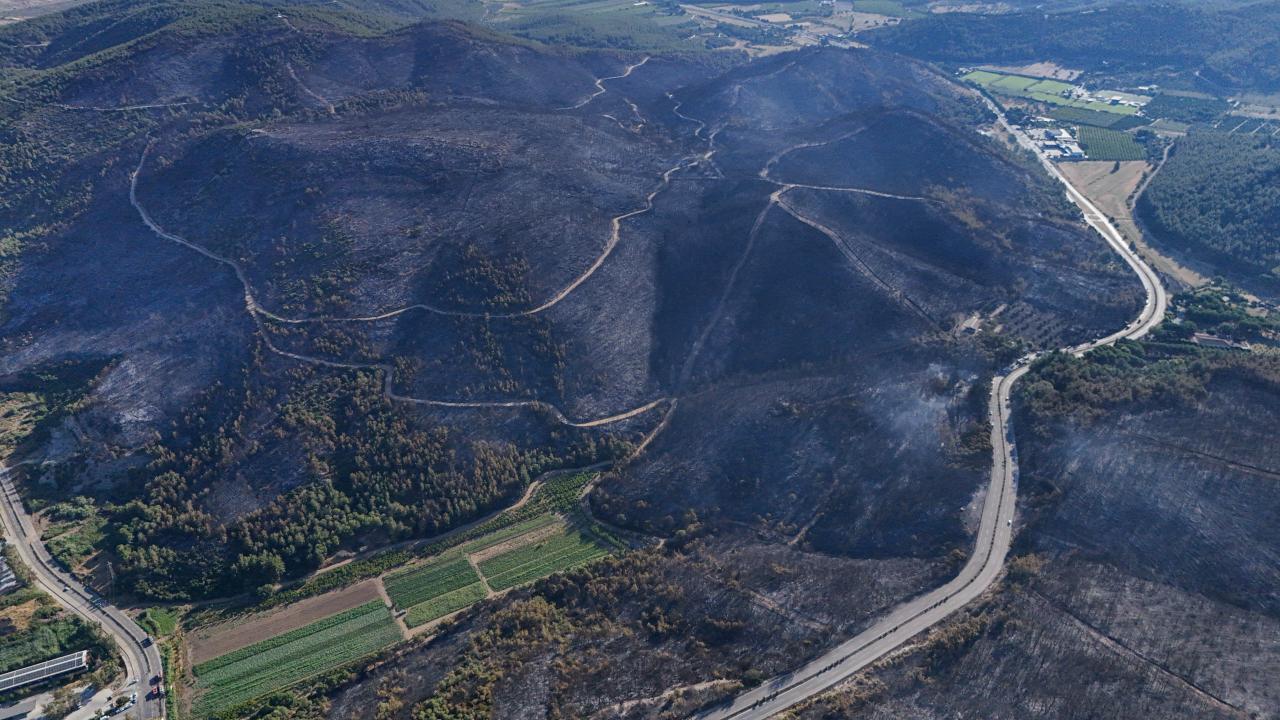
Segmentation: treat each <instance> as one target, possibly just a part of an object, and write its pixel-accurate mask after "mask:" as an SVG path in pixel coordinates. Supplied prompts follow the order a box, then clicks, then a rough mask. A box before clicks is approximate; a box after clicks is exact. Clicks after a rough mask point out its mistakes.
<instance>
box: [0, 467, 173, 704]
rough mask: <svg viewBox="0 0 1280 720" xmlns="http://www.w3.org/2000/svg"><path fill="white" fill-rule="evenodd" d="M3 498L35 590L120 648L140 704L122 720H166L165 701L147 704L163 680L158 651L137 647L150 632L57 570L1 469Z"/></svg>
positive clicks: (1, 516) (8, 533)
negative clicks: (153, 685) (159, 679)
mask: <svg viewBox="0 0 1280 720" xmlns="http://www.w3.org/2000/svg"><path fill="white" fill-rule="evenodd" d="M0 496H3V502H0V520H3V522H4V535H5V539H6V540H7V541H8V543H9V544H10V545H11V546H12V547H13V548H14V550H15V551H16V552H17V554H18V558H19V559H20V560H21V561H22V563H23V564H24V565H26V566H27V568H28V569H29V570H30V571H31V575H32V577H33V578H34V579H35V583H36V585H38V586H39V587H40V589H42V590H44V591H45V592H47V593H48V594H49V595H51V596H52V597H53V599H54V600H56V601H57V602H58V604H60V605H62V606H63V607H65V608H66V609H68V610H70V611H71V612H73V613H75V614H76V615H79V616H80V617H82V618H84V619H85V620H86V621H88V622H90V623H93V624H95V625H97V626H98V627H100V628H101V629H102V631H103V632H105V633H106V634H107V636H108V637H110V638H111V639H112V640H113V641H115V643H116V645H117V646H118V647H119V648H120V654H121V656H122V657H123V658H124V667H125V676H126V677H125V683H126V684H125V687H124V688H123V689H122V690H121V691H120V692H122V693H133V692H136V693H137V694H138V704H137V705H135V706H134V707H133V708H132V709H130V710H129V711H128V712H127V713H126V714H124V715H122V716H121V717H128V718H138V719H139V720H147V719H148V718H163V717H164V700H163V699H162V698H156V699H152V700H147V699H146V695H147V692H148V689H149V687H150V682H151V678H152V677H155V676H156V675H162V674H163V670H162V665H161V663H160V651H159V650H158V649H157V648H156V646H155V645H154V644H152V645H150V646H148V647H146V648H143V647H142V646H141V645H140V644H139V643H140V642H141V641H142V639H143V638H146V637H147V633H146V631H144V630H143V629H142V628H140V627H138V624H137V623H135V622H134V621H133V619H132V618H130V617H129V616H128V615H126V614H124V613H123V612H122V611H120V609H118V608H116V607H114V606H112V605H107V604H106V603H102V602H99V603H98V604H96V605H95V603H94V598H95V597H96V596H95V595H94V594H93V593H92V592H90V591H89V590H88V589H87V588H85V587H84V585H82V584H81V583H80V581H78V580H77V579H76V578H74V577H72V576H71V575H70V574H68V573H66V572H63V571H62V570H61V569H59V568H58V566H57V564H56V563H55V562H54V559H53V557H52V556H51V555H49V552H48V551H47V550H46V549H45V547H44V543H42V542H41V541H40V534H39V533H38V532H36V530H35V527H34V525H33V524H32V522H31V516H30V515H29V514H28V513H27V511H26V508H25V507H24V506H23V503H22V498H21V497H20V496H19V495H18V493H17V491H16V490H15V489H14V487H13V482H12V481H11V480H10V478H9V468H7V467H4V466H2V465H0ZM64 588H65V590H64ZM95 697H101V696H100V695H99V696H95Z"/></svg>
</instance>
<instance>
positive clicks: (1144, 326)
mask: <svg viewBox="0 0 1280 720" xmlns="http://www.w3.org/2000/svg"><path fill="white" fill-rule="evenodd" d="M987 102H988V104H989V105H991V107H992V110H994V111H995V112H996V114H997V116H998V117H999V118H1000V122H1001V123H1002V124H1003V125H1004V127H1005V129H1006V130H1007V131H1008V132H1010V133H1012V134H1013V135H1014V136H1015V137H1016V138H1018V142H1019V144H1022V145H1023V146H1024V147H1029V146H1031V143H1030V141H1029V140H1027V139H1026V138H1025V137H1024V136H1023V135H1022V134H1021V133H1020V132H1017V131H1016V130H1015V129H1014V128H1013V127H1012V126H1010V125H1009V123H1008V122H1007V120H1006V119H1005V117H1004V115H1003V114H1002V113H1000V111H999V109H998V108H996V107H995V106H994V105H993V104H991V103H990V101H989V100H988V101H987ZM1037 157H1039V155H1038V154H1037ZM1040 161H1041V163H1042V164H1043V165H1044V167H1045V170H1046V171H1047V172H1048V173H1049V174H1050V175H1051V176H1053V177H1054V178H1056V179H1057V180H1058V181H1059V182H1061V183H1062V184H1063V186H1064V187H1065V188H1066V191H1067V196H1068V197H1070V198H1071V200H1072V202H1074V203H1075V204H1076V205H1077V206H1078V207H1079V208H1080V210H1081V211H1082V213H1083V214H1084V218H1085V221H1086V222H1087V223H1088V224H1089V225H1090V226H1092V227H1093V228H1094V229H1095V230H1097V231H1098V233H1099V234H1101V235H1102V237H1103V239H1105V240H1106V242H1107V244H1108V245H1110V246H1111V248H1112V249H1113V250H1115V251H1116V252H1117V253H1119V254H1120V256H1121V257H1122V258H1123V259H1124V261H1125V263H1126V264H1128V265H1129V267H1130V269H1132V270H1133V271H1134V272H1135V273H1136V274H1137V275H1138V278H1139V280H1141V282H1142V286H1143V289H1144V290H1145V292H1146V301H1145V303H1144V305H1143V308H1142V311H1141V312H1140V313H1139V314H1138V316H1137V317H1136V318H1135V319H1134V320H1133V321H1132V322H1131V323H1129V324H1128V325H1127V326H1125V327H1124V328H1123V329H1121V330H1118V331H1116V332H1114V333H1112V334H1110V335H1108V336H1106V337H1104V338H1100V339H1098V340H1093V341H1090V342H1086V343H1083V344H1080V345H1076V346H1073V347H1069V348H1064V351H1066V352H1070V353H1072V354H1074V355H1077V356H1079V355H1083V354H1084V353H1086V352H1088V351H1090V350H1092V349H1094V348H1097V347H1101V346H1104V345H1110V344H1113V343H1115V342H1116V341H1118V340H1121V339H1124V338H1129V339H1137V338H1141V337H1142V336H1144V335H1146V334H1147V332H1149V331H1150V330H1151V328H1153V327H1155V326H1156V325H1157V324H1158V323H1159V322H1160V321H1161V319H1163V317H1164V314H1165V310H1166V307H1167V303H1168V298H1167V296H1166V293H1165V290H1164V287H1163V286H1162V285H1161V284H1160V280H1159V277H1158V276H1157V275H1156V273H1155V271H1154V270H1152V269H1151V268H1150V267H1148V266H1147V265H1146V263H1144V262H1143V261H1142V259H1141V258H1139V257H1138V256H1137V255H1136V254H1135V253H1133V252H1132V251H1131V250H1130V249H1129V247H1128V245H1127V244H1126V243H1125V242H1124V238H1123V237H1122V236H1121V235H1120V233H1119V231H1117V230H1116V229H1115V227H1113V226H1112V225H1111V223H1110V221H1108V220H1107V218H1106V216H1105V215H1103V214H1102V213H1101V212H1099V211H1098V209H1097V208H1096V207H1094V205H1093V204H1092V203H1091V202H1089V200H1088V199H1087V198H1085V197H1084V196H1083V195H1082V194H1081V193H1079V192H1078V191H1077V190H1076V189H1075V188H1074V187H1072V186H1071V184H1070V183H1068V182H1067V180H1066V178H1065V177H1063V175H1062V174H1061V173H1060V172H1058V169H1057V167H1055V166H1054V165H1053V164H1052V163H1051V162H1049V161H1048V160H1046V159H1044V158H1043V157H1041V158H1040ZM1036 357H1037V355H1036V354H1032V355H1029V356H1027V357H1024V358H1022V359H1021V360H1019V361H1018V362H1017V363H1016V364H1015V365H1014V366H1013V367H1012V368H1010V369H1009V370H1008V371H1007V372H1005V373H1003V374H1001V375H999V376H997V377H996V378H995V379H994V380H993V381H992V385H991V398H990V409H989V416H990V422H991V446H992V455H993V457H992V469H991V480H990V483H989V485H988V487H987V491H986V496H985V498H984V503H983V507H982V519H981V522H980V524H979V528H978V533H977V537H976V538H975V546H974V552H973V554H972V555H971V556H970V557H969V561H968V562H966V563H965V565H964V567H963V568H962V569H961V570H960V573H959V574H958V575H957V576H956V577H955V578H953V579H952V580H951V581H950V582H948V583H947V584H945V585H943V586H942V587H939V588H937V589H935V590H933V591H931V592H928V593H925V594H924V595H922V596H919V597H917V598H915V599H913V600H911V601H909V602H906V603H903V604H902V605H899V606H898V607H896V608H894V609H893V610H892V611H890V612H889V613H888V614H887V615H885V616H884V617H882V618H881V619H880V620H878V621H877V622H875V623H874V624H873V625H871V627H869V628H867V629H866V630H864V631H863V632H861V633H859V634H858V635H857V636H855V637H853V638H852V639H850V640H847V641H845V642H843V643H841V644H840V645H838V646H836V647H835V648H834V649H832V650H830V651H828V652H827V653H825V654H823V655H822V656H821V657H819V658H817V659H816V660H813V661H812V662H810V663H808V664H806V665H804V666H803V667H801V668H799V669H797V670H795V671H793V672H790V673H787V674H786V675H783V676H781V677H777V678H774V679H772V680H770V681H768V682H765V683H763V684H762V685H760V686H759V687H757V688H755V689H753V690H750V691H748V692H745V693H742V694H741V695H738V696H737V697H735V698H733V699H732V700H730V701H729V702H727V703H724V704H721V705H719V706H717V707H715V708H712V709H711V710H709V711H706V712H703V713H700V714H699V715H698V716H697V717H698V718H700V720H729V719H730V718H734V719H738V720H748V719H750V720H760V719H762V718H768V717H770V716H773V715H775V714H777V713H780V712H782V711H784V710H786V709H787V708H789V707H791V706H793V705H795V704H796V703H799V702H802V701H804V700H807V699H809V698H812V697H814V696H816V695H819V694H821V693H823V692H826V691H827V690H829V689H831V688H832V687H834V686H835V685H837V684H839V683H840V682H842V681H844V680H846V679H848V678H850V677H852V676H853V675H855V674H857V673H858V672H859V671H861V670H862V669H863V668H865V667H867V666H868V665H870V664H871V663H873V662H875V661H876V660H879V659H880V658H883V657H884V656H886V655H888V654H889V653H891V652H893V651H894V650H896V649H897V648H899V647H901V646H902V645H903V644H904V643H906V642H907V641H908V640H910V639H911V638H913V637H915V636H916V635H918V634H920V633H921V632H923V631H925V630H928V629H929V628H930V627H933V626H934V625H936V624H938V623H940V622H942V621H943V620H945V619H946V618H947V617H948V616H950V615H951V614H952V613H954V612H956V611H958V610H960V609H961V608H963V607H964V606H965V605H967V604H969V603H970V602H971V601H973V600H974V599H976V598H977V597H979V596H980V595H982V593H984V592H985V591H986V590H987V588H989V587H990V586H991V584H992V583H994V582H995V580H996V578H997V577H999V575H1000V573H1001V572H1002V570H1003V568H1004V558H1005V556H1006V554H1007V553H1008V551H1009V543H1010V541H1011V539H1012V536H1013V515H1014V508H1015V504H1016V503H1015V501H1016V499H1017V495H1016V479H1017V463H1016V461H1015V459H1014V457H1013V447H1014V446H1013V434H1012V433H1013V429H1012V427H1011V424H1010V417H1009V415H1010V401H1009V397H1010V394H1011V393H1012V390H1013V386H1014V384H1015V383H1017V381H1018V380H1019V379H1020V378H1021V377H1022V376H1023V375H1025V374H1026V373H1027V372H1028V371H1029V369H1030V364H1031V361H1032V360H1034V359H1035V358H1036Z"/></svg>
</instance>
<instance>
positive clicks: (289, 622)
mask: <svg viewBox="0 0 1280 720" xmlns="http://www.w3.org/2000/svg"><path fill="white" fill-rule="evenodd" d="M377 599H378V586H377V584H376V582H375V581H374V580H366V581H364V582H361V583H356V584H355V585H351V586H350V587H346V588H343V589H341V590H335V591H333V592H329V593H325V594H324V595H317V596H315V597H312V598H307V599H306V600H302V601H300V602H296V603H293V604H291V605H288V606H285V607H281V608H278V609H276V610H273V611H271V612H267V613H262V614H258V615H253V616H250V617H248V618H238V619H235V620H230V621H228V622H222V623H217V624H215V625H206V626H205V627H202V628H200V629H198V630H196V631H194V632H192V633H189V634H188V635H187V638H188V640H187V642H188V646H189V647H190V650H191V662H192V663H193V664H195V665H199V664H201V663H203V662H207V661H209V660H212V659H214V658H216V657H219V656H221V655H226V654H227V653H229V652H233V651H235V650H239V649H240V648H243V647H246V646H248V645H252V644H254V643H256V642H258V641H260V640H262V639H263V638H269V637H274V636H276V635H280V634H282V633H287V632H290V631H291V630H296V629H298V628H301V627H304V626H306V625H308V624H310V623H313V622H316V621H318V620H321V619H322V618H327V617H330V616H332V615H334V614H336V613H340V612H343V611H346V610H350V609H352V608H356V607H359V606H361V605H364V604H366V603H368V602H370V601H372V600H377Z"/></svg>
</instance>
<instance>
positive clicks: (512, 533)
mask: <svg viewBox="0 0 1280 720" xmlns="http://www.w3.org/2000/svg"><path fill="white" fill-rule="evenodd" d="M558 522H561V520H560V516H559V515H555V514H553V513H543V514H541V515H538V516H536V517H534V518H531V519H529V520H525V521H524V522H521V523H516V524H515V525H511V526H510V527H505V528H502V529H501V530H495V531H494V532H491V533H489V534H488V535H485V536H484V537H482V538H479V539H477V540H472V541H471V542H469V543H467V544H466V545H463V546H462V552H464V553H476V552H480V551H481V550H484V549H486V548H491V547H493V546H494V545H497V544H498V543H502V542H506V541H508V540H510V539H512V538H517V537H520V536H521V535H525V534H528V533H531V532H533V531H534V530H541V529H542V528H544V527H547V526H550V525H555V524H556V523H558Z"/></svg>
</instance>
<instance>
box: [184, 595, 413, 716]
mask: <svg viewBox="0 0 1280 720" xmlns="http://www.w3.org/2000/svg"><path fill="white" fill-rule="evenodd" d="M399 640H400V629H399V628H398V627H397V626H396V624H395V621H394V620H393V619H392V617H391V611H390V610H388V609H387V607H386V606H385V605H383V604H382V602H380V601H373V602H369V603H366V604H364V605H361V606H360V607H357V608H353V609H351V610H348V611H346V612H342V613H338V614H337V615H333V616H330V617H327V618H325V619H323V620H317V621H316V622H313V623H311V624H310V625H307V626H304V627H301V628H298V629H297V630H294V631H292V632H287V633H284V634H283V635H277V636H276V637H273V638H269V639H267V640H263V641H262V642H260V643H256V644H253V645H250V646H248V647H245V648H241V649H240V650H236V651H235V652H230V653H227V654H226V655H222V656H220V657H216V658H214V659H212V660H210V661H208V662H205V663H201V664H200V665H197V666H196V667H195V675H196V679H197V682H198V686H199V687H200V688H201V689H202V690H203V692H202V693H201V694H200V695H199V697H198V698H197V699H196V701H195V703H194V706H193V707H192V714H193V716H194V717H197V718H207V717H214V716H218V715H220V714H222V713H225V712H226V711H228V710H231V709H232V708H235V707H236V706H238V705H241V704H243V703H246V702H248V701H250V700H253V699H255V698H258V697H261V696H262V695H265V694H267V693H269V692H272V691H275V690H279V689H281V688H285V687H288V686H290V685H293V684H294V683H297V682H299V681H301V680H305V679H306V678H309V677H312V676H314V675H317V674H320V673H323V672H327V671H329V670H333V669H335V668H338V667H341V666H342V665H345V664H347V663H349V662H351V661H353V660H357V659H359V658H361V657H364V656H365V655H369V654H371V653H374V652H377V651H378V650H381V649H382V648H385V647H387V646H388V645H391V644H393V643H395V642H397V641H399Z"/></svg>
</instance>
